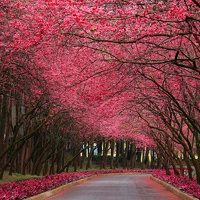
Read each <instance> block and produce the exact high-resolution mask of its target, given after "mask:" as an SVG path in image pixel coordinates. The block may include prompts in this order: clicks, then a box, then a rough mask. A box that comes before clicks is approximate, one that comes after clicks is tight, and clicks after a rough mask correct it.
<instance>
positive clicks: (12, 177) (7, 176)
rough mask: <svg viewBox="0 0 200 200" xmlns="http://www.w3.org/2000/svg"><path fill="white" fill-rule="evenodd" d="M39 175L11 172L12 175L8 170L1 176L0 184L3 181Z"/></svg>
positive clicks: (7, 181)
mask: <svg viewBox="0 0 200 200" xmlns="http://www.w3.org/2000/svg"><path fill="white" fill-rule="evenodd" d="M39 177H41V176H35V175H30V174H27V175H22V174H18V173H13V175H12V176H10V175H9V174H8V172H5V173H4V176H3V180H0V185H1V184H4V183H9V182H13V181H19V180H24V179H30V178H39Z"/></svg>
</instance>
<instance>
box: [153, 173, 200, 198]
mask: <svg viewBox="0 0 200 200" xmlns="http://www.w3.org/2000/svg"><path fill="white" fill-rule="evenodd" d="M150 178H151V180H153V181H155V182H157V183H159V184H161V185H162V186H164V187H165V188H166V189H167V190H169V191H170V192H171V193H173V194H175V195H176V196H178V197H180V198H181V199H182V200H199V199H197V198H195V197H194V196H191V195H189V194H188V193H184V192H182V191H181V190H179V189H177V188H175V187H174V186H172V185H170V184H169V183H166V182H164V181H162V180H160V179H158V178H155V177H153V176H150Z"/></svg>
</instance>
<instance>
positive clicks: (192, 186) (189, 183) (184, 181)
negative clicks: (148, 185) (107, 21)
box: [152, 170, 200, 198]
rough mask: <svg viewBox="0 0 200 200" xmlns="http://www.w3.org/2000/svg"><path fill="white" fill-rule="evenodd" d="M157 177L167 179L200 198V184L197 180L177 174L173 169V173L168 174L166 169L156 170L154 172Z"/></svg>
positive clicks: (178, 187)
mask: <svg viewBox="0 0 200 200" xmlns="http://www.w3.org/2000/svg"><path fill="white" fill-rule="evenodd" d="M152 175H153V176H154V177H155V178H158V179H160V180H162V181H165V182H167V183H169V184H171V185H173V186H174V187H176V188H177V189H179V190H181V191H183V192H186V193H188V194H190V195H192V196H194V197H197V198H200V185H198V184H197V183H196V180H195V179H193V180H190V179H189V178H188V177H187V176H180V175H178V176H177V175H175V174H174V173H173V172H172V171H171V175H166V172H165V171H164V170H155V171H154V172H153V174H152Z"/></svg>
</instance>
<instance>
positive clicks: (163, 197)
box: [48, 174, 180, 200]
mask: <svg viewBox="0 0 200 200" xmlns="http://www.w3.org/2000/svg"><path fill="white" fill-rule="evenodd" d="M48 200H180V198H178V197H177V196H175V195H173V194H172V193H170V192H169V191H168V190H166V189H165V188H164V187H163V186H161V185H160V184H158V183H156V182H154V181H153V180H151V179H150V175H148V174H123V175H105V176H98V177H95V178H93V179H90V180H88V181H85V182H84V183H82V184H80V185H76V186H72V187H71V188H69V189H67V190H65V191H64V192H62V193H60V194H57V195H55V196H53V197H50V198H48Z"/></svg>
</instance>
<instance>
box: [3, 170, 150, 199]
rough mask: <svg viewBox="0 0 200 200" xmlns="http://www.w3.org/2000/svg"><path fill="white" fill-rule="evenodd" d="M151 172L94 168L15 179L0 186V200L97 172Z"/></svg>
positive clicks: (41, 190)
mask: <svg viewBox="0 0 200 200" xmlns="http://www.w3.org/2000/svg"><path fill="white" fill-rule="evenodd" d="M131 172H136V173H140V172H143V173H151V172H152V170H96V171H86V172H72V173H67V172H63V173H60V174H55V175H49V176H44V177H42V178H34V179H27V180H23V181H16V182H11V183H7V184H3V185H1V186H0V200H19V199H25V198H27V197H31V196H35V195H37V194H40V193H43V192H45V191H48V190H52V189H54V188H56V187H59V186H62V185H65V184H67V183H69V182H73V181H77V180H80V179H83V178H86V177H90V176H92V175H97V174H108V173H131Z"/></svg>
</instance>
